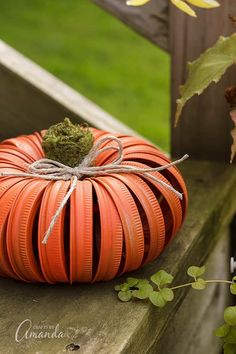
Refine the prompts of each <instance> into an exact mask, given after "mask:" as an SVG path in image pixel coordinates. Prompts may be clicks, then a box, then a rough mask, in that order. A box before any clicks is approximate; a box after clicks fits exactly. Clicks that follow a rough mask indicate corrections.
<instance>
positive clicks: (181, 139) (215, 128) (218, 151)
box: [170, 0, 236, 161]
mask: <svg viewBox="0 0 236 354" xmlns="http://www.w3.org/2000/svg"><path fill="white" fill-rule="evenodd" d="M229 14H235V2H234V1H230V0H224V1H221V7H219V8H217V9H214V10H210V11H209V10H208V11H207V10H199V11H198V18H197V19H194V18H191V17H190V16H186V15H185V14H184V13H182V12H181V11H179V10H178V9H176V8H175V7H174V6H171V11H170V42H171V44H170V48H171V50H170V51H171V53H172V79H171V85H172V88H171V95H172V107H171V110H172V132H171V135H172V136H171V150H172V155H174V156H180V155H182V154H183V153H188V154H190V156H191V157H192V158H197V159H209V160H218V161H229V156H230V144H231V136H230V130H231V129H232V128H231V122H230V119H229V114H228V107H227V104H226V102H225V99H224V89H225V88H226V87H227V86H229V85H232V84H233V83H234V81H235V80H234V79H235V76H236V75H235V74H236V67H235V66H234V68H233V69H231V70H228V71H227V73H226V74H225V75H224V78H223V79H222V80H221V81H220V82H219V83H218V84H217V85H215V84H213V85H211V86H210V87H209V88H208V89H207V90H206V91H205V93H204V94H203V95H202V96H200V97H194V98H193V99H192V100H191V101H190V102H189V103H187V105H186V107H185V108H184V111H183V114H182V117H181V120H180V122H179V125H178V127H177V128H174V127H173V121H174V115H175V110H176V102H175V101H176V99H177V98H178V97H179V90H178V86H179V85H181V84H183V83H184V82H185V80H186V69H187V62H188V61H192V60H194V59H196V58H197V57H198V56H199V55H200V54H201V53H202V52H203V51H204V50H205V49H206V48H208V47H210V46H212V45H213V44H214V43H215V42H216V41H217V39H218V38H219V36H220V35H229V34H231V33H233V32H235V25H234V24H233V23H232V22H231V21H230V20H229V18H228V15H229Z"/></svg>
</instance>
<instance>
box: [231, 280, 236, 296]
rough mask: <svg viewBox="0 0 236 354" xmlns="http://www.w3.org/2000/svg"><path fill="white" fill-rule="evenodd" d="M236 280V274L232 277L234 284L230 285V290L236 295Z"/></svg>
mask: <svg viewBox="0 0 236 354" xmlns="http://www.w3.org/2000/svg"><path fill="white" fill-rule="evenodd" d="M235 281H236V276H235V277H233V279H232V282H233V284H231V285H230V292H231V294H233V295H236V283H234V282H235Z"/></svg>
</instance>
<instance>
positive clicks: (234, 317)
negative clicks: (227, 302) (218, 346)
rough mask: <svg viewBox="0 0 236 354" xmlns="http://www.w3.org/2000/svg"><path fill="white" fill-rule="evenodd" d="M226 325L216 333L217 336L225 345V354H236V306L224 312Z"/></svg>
mask: <svg viewBox="0 0 236 354" xmlns="http://www.w3.org/2000/svg"><path fill="white" fill-rule="evenodd" d="M224 320H225V323H224V324H223V326H221V327H219V328H218V329H217V330H216V331H215V335H216V336H217V337H219V338H221V339H222V341H223V343H224V346H223V348H224V354H236V306H229V307H227V308H226V309H225V311H224Z"/></svg>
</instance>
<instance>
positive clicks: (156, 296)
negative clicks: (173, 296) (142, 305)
mask: <svg viewBox="0 0 236 354" xmlns="http://www.w3.org/2000/svg"><path fill="white" fill-rule="evenodd" d="M149 300H150V301H151V303H152V304H153V305H154V306H157V307H164V306H165V305H166V300H165V299H164V298H163V296H162V295H161V293H160V291H153V292H152V293H151V294H150V295H149Z"/></svg>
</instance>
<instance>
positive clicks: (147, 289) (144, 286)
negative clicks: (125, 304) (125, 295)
mask: <svg viewBox="0 0 236 354" xmlns="http://www.w3.org/2000/svg"><path fill="white" fill-rule="evenodd" d="M135 287H136V288H138V290H133V291H132V295H133V297H136V298H138V299H141V300H143V299H148V297H149V295H150V293H151V292H152V291H153V287H152V286H151V285H150V284H149V283H148V282H143V281H142V280H141V281H139V282H138V284H136V285H135Z"/></svg>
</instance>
